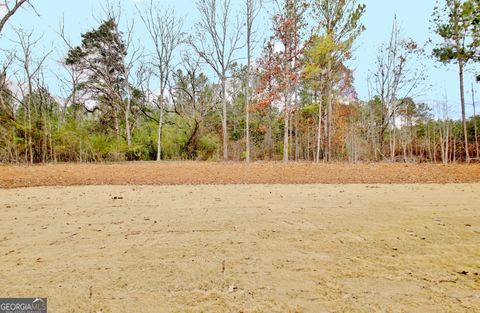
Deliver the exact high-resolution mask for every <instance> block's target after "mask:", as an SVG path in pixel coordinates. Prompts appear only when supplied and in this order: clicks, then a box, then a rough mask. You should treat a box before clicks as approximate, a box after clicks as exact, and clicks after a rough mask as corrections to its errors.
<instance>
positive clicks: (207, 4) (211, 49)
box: [191, 0, 242, 161]
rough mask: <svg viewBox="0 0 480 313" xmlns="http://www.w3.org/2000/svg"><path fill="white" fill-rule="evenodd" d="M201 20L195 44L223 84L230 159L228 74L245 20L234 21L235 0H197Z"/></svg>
mask: <svg viewBox="0 0 480 313" xmlns="http://www.w3.org/2000/svg"><path fill="white" fill-rule="evenodd" d="M197 8H198V10H199V12H200V21H199V22H198V23H197V24H196V27H197V31H198V33H197V38H196V40H191V45H192V47H193V48H194V49H195V51H196V52H197V53H198V55H199V56H200V57H201V58H202V59H203V61H204V62H205V63H207V64H208V65H209V66H210V67H211V68H212V70H213V71H214V72H215V73H216V75H217V76H218V78H219V80H220V84H221V99H222V106H223V110H222V111H223V112H222V113H223V114H222V133H223V159H224V160H225V161H226V160H228V130H227V78H228V77H227V74H228V71H229V69H230V67H231V65H232V64H233V62H234V61H235V53H236V51H238V50H239V49H241V48H242V47H241V45H240V44H239V42H240V39H241V31H240V29H241V27H240V25H241V23H240V21H239V20H238V18H237V19H236V20H235V23H234V24H232V21H231V20H232V16H231V13H232V6H231V0H220V1H217V0H197Z"/></svg>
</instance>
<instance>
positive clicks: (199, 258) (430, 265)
mask: <svg viewBox="0 0 480 313" xmlns="http://www.w3.org/2000/svg"><path fill="white" fill-rule="evenodd" d="M140 166H142V165H140ZM222 166H226V167H227V166H228V165H222ZM332 167H333V166H332ZM59 168H61V167H54V169H55V171H56V173H58V172H59ZM65 168H66V170H67V171H68V167H65ZM77 168H78V167H77ZM114 168H116V167H114ZM159 168H161V166H160V167H159ZM300 168H303V167H300ZM35 169H36V170H38V171H46V170H45V168H44V167H39V168H35ZM462 169H464V168H463V167H458V168H457V169H456V170H457V171H460V170H462ZM470 169H471V170H472V171H478V168H476V167H475V168H474V167H471V168H470ZM109 170H110V169H109ZM450 170H452V169H450V168H449V171H450ZM2 171H3V174H5V172H8V171H17V172H16V173H19V172H22V171H29V170H27V169H24V168H20V169H13V170H12V169H11V168H3V169H2ZM112 171H113V170H112ZM452 171H453V170H452ZM238 173H240V171H238ZM22 175H23V174H22ZM52 175H54V174H52ZM118 175H125V174H118ZM212 175H216V174H214V173H212ZM239 175H240V174H239ZM306 175H307V173H306ZM416 176H417V177H419V176H421V175H418V174H417V175H416ZM22 177H24V176H22ZM195 177H199V176H198V175H196V176H195ZM29 179H33V176H32V177H31V178H29ZM38 179H39V180H41V179H42V178H41V177H39V178H38ZM52 179H53V178H52ZM132 179H135V178H133V177H132ZM259 179H260V178H259ZM476 179H477V180H478V177H476ZM2 181H3V184H4V185H5V184H7V183H6V182H5V177H3V178H2ZM11 181H13V182H14V183H8V186H11V185H12V184H13V185H14V184H15V179H14V178H12V180H11ZM30 182H31V181H30ZM112 182H117V181H112ZM24 183H26V180H21V183H18V185H22V184H24ZM106 183H107V182H106ZM0 209H1V218H0V268H1V271H0V294H1V295H2V296H4V297H7V296H28V297H31V296H45V297H48V298H49V306H50V310H51V311H52V312H65V313H73V312H78V313H84V312H103V313H107V312H111V313H118V312H125V313H132V312H155V313H157V312H479V311H480V309H479V308H480V276H479V275H480V249H479V247H480V184H455V185H435V184H431V185H241V186H239V185H231V186H203V185H199V186H84V187H55V188H54V187H42V188H27V189H9V190H5V189H4V190H0Z"/></svg>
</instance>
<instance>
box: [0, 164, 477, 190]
mask: <svg viewBox="0 0 480 313" xmlns="http://www.w3.org/2000/svg"><path fill="white" fill-rule="evenodd" d="M479 182H480V164H473V165H465V164H462V165H448V166H445V165H434V164H418V165H417V164H385V163H374V164H356V165H351V164H345V163H338V164H319V165H316V164H310V163H292V164H284V163H253V164H249V165H247V164H244V163H215V162H162V163H155V162H131V163H115V164H60V165H42V166H0V188H17V187H37V186H75V185H189V184H191V185H199V184H317V183H318V184H378V183H384V184H412V183H422V184H429V183H440V184H444V183H479Z"/></svg>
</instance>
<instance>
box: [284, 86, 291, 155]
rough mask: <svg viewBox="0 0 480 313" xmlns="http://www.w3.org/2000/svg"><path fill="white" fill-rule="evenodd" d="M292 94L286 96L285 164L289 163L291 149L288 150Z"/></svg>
mask: <svg viewBox="0 0 480 313" xmlns="http://www.w3.org/2000/svg"><path fill="white" fill-rule="evenodd" d="M289 98H290V94H287V95H286V96H285V116H284V119H283V125H284V130H283V162H288V160H289V156H288V155H289V153H288V151H289V149H288V140H289V136H288V134H289V131H288V126H289V120H290V118H289V117H290V113H289V109H290V108H289V102H290V99H289Z"/></svg>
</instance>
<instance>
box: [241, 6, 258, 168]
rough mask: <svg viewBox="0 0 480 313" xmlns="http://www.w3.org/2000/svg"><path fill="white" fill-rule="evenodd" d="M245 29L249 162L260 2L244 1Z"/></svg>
mask: <svg viewBox="0 0 480 313" xmlns="http://www.w3.org/2000/svg"><path fill="white" fill-rule="evenodd" d="M245 5H246V10H245V15H246V29H247V78H246V81H247V82H246V84H245V125H246V130H245V133H246V143H245V144H246V151H245V160H246V161H247V163H248V162H250V83H251V70H252V46H253V44H254V38H253V37H254V35H255V32H254V28H253V26H254V22H255V19H256V18H257V17H258V15H259V13H260V10H261V8H262V0H245Z"/></svg>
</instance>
